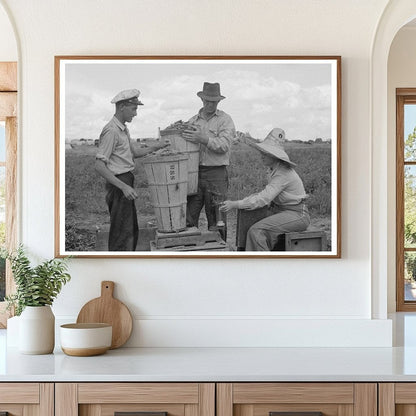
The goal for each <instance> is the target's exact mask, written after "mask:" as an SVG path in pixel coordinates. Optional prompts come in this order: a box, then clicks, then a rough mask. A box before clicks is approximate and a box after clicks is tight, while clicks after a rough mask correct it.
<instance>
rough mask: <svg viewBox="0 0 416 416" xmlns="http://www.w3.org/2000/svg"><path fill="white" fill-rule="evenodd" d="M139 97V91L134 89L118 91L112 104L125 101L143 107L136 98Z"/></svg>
mask: <svg viewBox="0 0 416 416" xmlns="http://www.w3.org/2000/svg"><path fill="white" fill-rule="evenodd" d="M139 95H140V91H139V90H136V89H132V90H123V91H120V92H119V93H118V94H117V95H116V96H115V97H114V98H113V99H112V100H111V102H112V103H113V104H115V103H118V102H119V101H126V102H128V103H130V104H136V105H143V103H142V102H141V101H139V99H138V97H139Z"/></svg>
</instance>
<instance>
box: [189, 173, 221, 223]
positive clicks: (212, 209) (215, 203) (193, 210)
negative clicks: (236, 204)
mask: <svg viewBox="0 0 416 416" xmlns="http://www.w3.org/2000/svg"><path fill="white" fill-rule="evenodd" d="M227 193H228V172H227V167H226V166H199V173H198V191H197V193H196V194H194V195H189V196H188V204H187V207H186V222H187V226H188V227H198V221H199V216H200V214H201V210H202V207H203V206H205V213H206V216H207V220H208V229H215V227H216V225H217V221H219V220H222V221H224V223H225V224H227V221H226V215H225V213H224V212H222V213H221V214H219V204H220V203H221V202H222V201H225V200H226V198H227ZM219 216H221V218H218V217H219ZM224 229H225V227H224Z"/></svg>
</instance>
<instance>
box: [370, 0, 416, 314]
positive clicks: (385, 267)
mask: <svg viewBox="0 0 416 416" xmlns="http://www.w3.org/2000/svg"><path fill="white" fill-rule="evenodd" d="M415 17H416V3H415V2H414V0H397V1H391V2H390V3H389V4H388V5H387V7H386V9H385V11H384V13H383V15H382V16H381V19H380V22H379V25H378V27H377V31H376V34H375V37H374V42H373V49H372V59H371V138H372V151H371V155H372V157H371V172H372V187H371V189H372V195H371V203H372V207H371V211H372V227H371V229H372V236H371V254H372V262H371V267H372V316H373V318H376V319H385V318H386V317H387V312H388V305H387V299H388V295H389V292H390V295H391V291H392V290H394V286H393V288H392V285H391V282H392V279H395V272H394V264H395V244H394V239H395V227H394V218H395V197H394V189H395V172H394V165H393V166H392V163H394V160H393V162H392V155H391V152H389V150H390V149H391V141H392V140H393V143H394V139H395V137H391V136H390V135H389V129H388V120H389V117H390V115H391V114H389V111H390V110H389V105H388V57H389V51H390V47H391V44H392V42H393V39H394V37H395V36H396V34H397V32H398V31H399V30H400V29H401V28H402V27H403V26H404V25H406V24H407V23H408V22H410V21H412V20H413V19H414V18H415ZM393 111H394V110H393ZM392 191H393V193H392ZM392 221H393V226H392ZM390 311H391V310H390Z"/></svg>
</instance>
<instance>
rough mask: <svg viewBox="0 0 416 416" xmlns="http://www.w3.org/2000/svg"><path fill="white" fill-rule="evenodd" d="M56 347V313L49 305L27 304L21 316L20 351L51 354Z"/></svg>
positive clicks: (23, 352)
mask: <svg viewBox="0 0 416 416" xmlns="http://www.w3.org/2000/svg"><path fill="white" fill-rule="evenodd" d="M54 347H55V315H54V314H53V312H52V309H51V307H50V306H49V305H48V306H26V307H25V309H24V310H23V312H22V314H21V315H20V318H19V352H21V353H22V354H50V353H52V352H53V349H54Z"/></svg>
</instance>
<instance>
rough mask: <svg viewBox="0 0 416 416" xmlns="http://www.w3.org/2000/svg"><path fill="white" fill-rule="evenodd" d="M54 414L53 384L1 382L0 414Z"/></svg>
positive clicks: (50, 415)
mask: <svg viewBox="0 0 416 416" xmlns="http://www.w3.org/2000/svg"><path fill="white" fill-rule="evenodd" d="M2 414H7V415H8V416H26V415H42V416H53V414H54V397H53V384H50V383H0V415H2Z"/></svg>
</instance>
